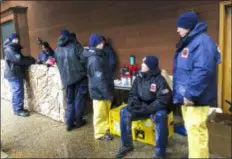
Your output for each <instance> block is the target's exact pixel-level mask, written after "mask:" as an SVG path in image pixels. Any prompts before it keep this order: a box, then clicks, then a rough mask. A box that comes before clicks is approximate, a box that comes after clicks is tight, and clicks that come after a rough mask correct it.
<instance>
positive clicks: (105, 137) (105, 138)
mask: <svg viewBox="0 0 232 159" xmlns="http://www.w3.org/2000/svg"><path fill="white" fill-rule="evenodd" d="M98 140H105V141H110V140H113V136H112V135H111V134H109V133H106V134H105V135H104V136H102V137H100V138H99V139H98Z"/></svg>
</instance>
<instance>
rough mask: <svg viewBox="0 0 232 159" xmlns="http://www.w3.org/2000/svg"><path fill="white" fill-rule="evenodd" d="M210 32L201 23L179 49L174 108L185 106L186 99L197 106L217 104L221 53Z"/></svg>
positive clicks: (174, 80)
mask: <svg viewBox="0 0 232 159" xmlns="http://www.w3.org/2000/svg"><path fill="white" fill-rule="evenodd" d="M206 30H207V24H205V23H198V24H197V25H196V27H195V28H194V29H193V30H192V31H191V32H190V33H189V34H188V35H187V36H186V37H185V38H183V39H182V40H181V41H180V43H179V44H178V46H177V52H176V54H175V57H174V67H173V68H174V69H173V93H174V98H173V100H174V101H173V102H174V104H183V98H184V97H185V98H187V99H189V100H191V101H193V102H194V103H195V105H196V106H201V105H202V106H204V105H210V106H214V105H215V104H216V99H217V69H216V68H217V64H219V63H220V53H219V51H218V47H217V45H216V44H215V43H214V41H213V40H212V39H211V38H210V37H209V35H207V34H206Z"/></svg>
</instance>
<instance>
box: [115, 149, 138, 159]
mask: <svg viewBox="0 0 232 159" xmlns="http://www.w3.org/2000/svg"><path fill="white" fill-rule="evenodd" d="M133 150H134V147H133V146H122V147H120V149H119V151H118V152H117V154H116V156H115V158H116V159H119V158H123V157H124V156H126V155H127V154H128V153H129V152H131V151H133Z"/></svg>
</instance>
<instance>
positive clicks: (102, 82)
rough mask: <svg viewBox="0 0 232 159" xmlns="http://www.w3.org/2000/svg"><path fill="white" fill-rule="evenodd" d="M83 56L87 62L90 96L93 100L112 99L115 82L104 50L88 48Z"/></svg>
mask: <svg viewBox="0 0 232 159" xmlns="http://www.w3.org/2000/svg"><path fill="white" fill-rule="evenodd" d="M82 58H83V59H85V60H86V63H87V72H88V77H89V93H90V97H91V98H92V99H93V100H112V99H113V89H114V82H113V76H112V71H111V69H110V68H109V66H108V61H107V58H105V54H104V51H103V50H100V49H97V48H86V49H85V50H84V53H83V57H82Z"/></svg>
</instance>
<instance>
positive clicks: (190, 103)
mask: <svg viewBox="0 0 232 159" xmlns="http://www.w3.org/2000/svg"><path fill="white" fill-rule="evenodd" d="M184 105H189V106H191V105H194V103H193V101H191V100H188V99H187V98H185V97H184Z"/></svg>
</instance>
